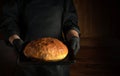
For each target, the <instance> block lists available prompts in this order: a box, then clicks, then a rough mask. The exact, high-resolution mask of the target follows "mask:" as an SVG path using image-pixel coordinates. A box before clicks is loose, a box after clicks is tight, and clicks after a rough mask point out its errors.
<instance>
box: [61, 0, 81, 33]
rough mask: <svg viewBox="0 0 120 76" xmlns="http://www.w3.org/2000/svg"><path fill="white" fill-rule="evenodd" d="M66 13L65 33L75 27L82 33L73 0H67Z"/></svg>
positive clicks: (64, 17) (64, 19) (64, 20)
mask: <svg viewBox="0 0 120 76" xmlns="http://www.w3.org/2000/svg"><path fill="white" fill-rule="evenodd" d="M64 5H65V7H64V14H63V33H64V34H65V35H66V33H67V32H68V31H69V30H71V29H73V30H76V31H77V32H78V33H79V34H80V28H79V26H78V16H77V12H76V8H75V6H74V3H73V0H65V4H64Z"/></svg>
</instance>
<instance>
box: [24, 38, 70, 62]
mask: <svg viewBox="0 0 120 76" xmlns="http://www.w3.org/2000/svg"><path fill="white" fill-rule="evenodd" d="M24 54H25V56H26V57H30V58H35V59H39V60H44V61H59V60H62V59H64V58H65V57H66V56H67V54H68V49H67V47H66V45H65V44H63V43H62V42H61V41H60V40H58V39H56V38H51V37H46V38H40V39H37V40H33V41H31V42H30V43H29V44H28V45H27V46H26V47H25V49H24Z"/></svg>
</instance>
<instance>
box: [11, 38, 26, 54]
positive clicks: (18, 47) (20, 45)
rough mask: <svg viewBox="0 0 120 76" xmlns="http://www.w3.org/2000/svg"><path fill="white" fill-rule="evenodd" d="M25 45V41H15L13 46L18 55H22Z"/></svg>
mask: <svg viewBox="0 0 120 76" xmlns="http://www.w3.org/2000/svg"><path fill="white" fill-rule="evenodd" d="M23 44H24V41H23V40H21V39H15V40H14V41H13V46H14V47H15V49H16V50H17V52H18V53H20V52H21V51H22V49H23Z"/></svg>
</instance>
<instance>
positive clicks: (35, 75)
mask: <svg viewBox="0 0 120 76" xmlns="http://www.w3.org/2000/svg"><path fill="white" fill-rule="evenodd" d="M1 22H2V23H1V26H2V27H4V29H5V33H6V34H4V35H5V36H4V37H5V40H6V41H8V42H9V43H10V44H11V45H13V46H14V47H15V48H16V51H18V53H19V52H21V50H20V49H21V48H22V46H23V44H24V43H26V42H29V41H32V40H35V39H38V38H43V37H53V38H57V39H59V40H61V41H63V42H66V43H67V44H69V47H71V48H72V49H73V51H74V55H76V54H77V52H78V50H79V48H80V45H79V41H80V38H79V34H80V30H79V27H78V17H77V13H76V9H75V6H74V4H73V1H72V0H12V2H7V3H5V5H4V6H3V15H2V21H1ZM15 76H69V65H51V66H47V65H46V66H37V67H36V66H34V65H30V66H17V69H16V72H15Z"/></svg>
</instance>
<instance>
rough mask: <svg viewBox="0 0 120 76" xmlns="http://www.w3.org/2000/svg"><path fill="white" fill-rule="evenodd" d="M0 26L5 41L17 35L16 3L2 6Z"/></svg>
mask: <svg viewBox="0 0 120 76" xmlns="http://www.w3.org/2000/svg"><path fill="white" fill-rule="evenodd" d="M0 26H2V27H3V28H4V33H3V36H4V38H5V39H6V40H8V38H9V37H10V36H11V35H13V34H18V35H19V28H18V6H17V2H13V3H10V2H7V3H5V4H4V5H3V8H2V17H1V20H0Z"/></svg>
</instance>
